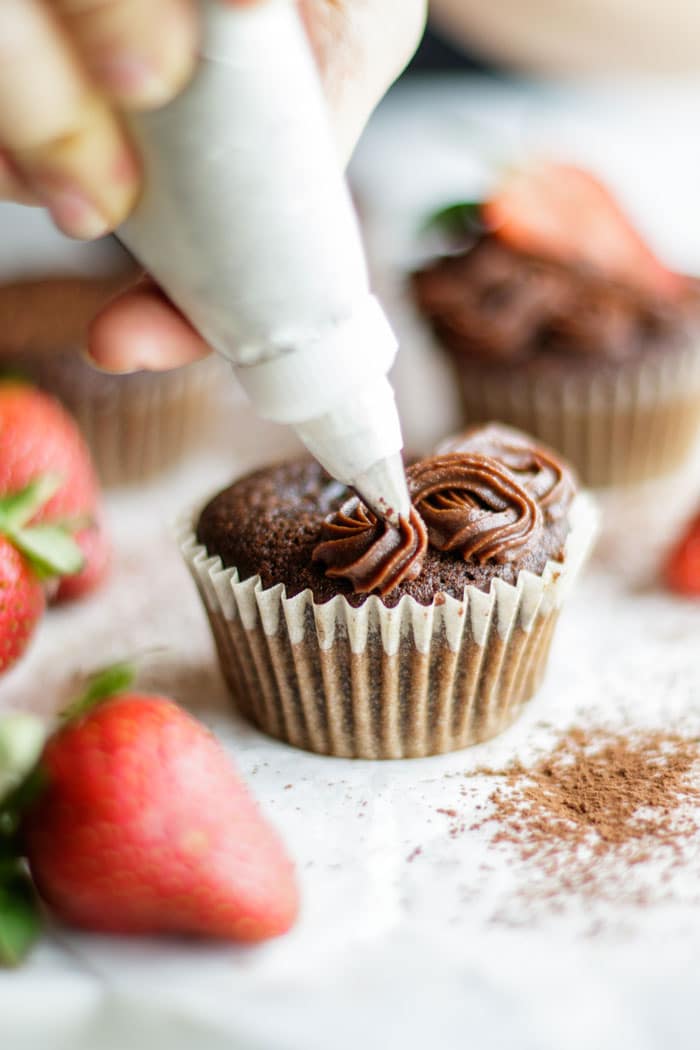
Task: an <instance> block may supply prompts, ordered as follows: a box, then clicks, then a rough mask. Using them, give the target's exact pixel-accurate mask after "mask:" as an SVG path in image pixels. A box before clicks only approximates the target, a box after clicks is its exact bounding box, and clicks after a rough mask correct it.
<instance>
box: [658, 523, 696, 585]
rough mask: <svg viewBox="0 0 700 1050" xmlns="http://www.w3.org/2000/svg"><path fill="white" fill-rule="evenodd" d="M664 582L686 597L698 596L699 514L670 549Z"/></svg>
mask: <svg viewBox="0 0 700 1050" xmlns="http://www.w3.org/2000/svg"><path fill="white" fill-rule="evenodd" d="M666 584H667V586H668V587H670V589H671V590H672V591H675V592H676V593H677V594H682V595H684V596H685V597H687V598H700V514H698V515H697V517H695V518H694V519H693V520H692V521H691V522H690V524H689V525H688V527H687V529H686V530H685V532H684V533H683V535H682V536H681V538H680V539H679V540H678V542H677V543H676V545H675V547H674V548H673V549H672V551H671V554H670V556H669V558H668V561H667V563H666Z"/></svg>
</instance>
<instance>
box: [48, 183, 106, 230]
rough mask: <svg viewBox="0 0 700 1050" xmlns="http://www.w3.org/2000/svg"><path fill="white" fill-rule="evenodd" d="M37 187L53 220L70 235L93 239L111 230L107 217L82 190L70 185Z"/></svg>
mask: <svg viewBox="0 0 700 1050" xmlns="http://www.w3.org/2000/svg"><path fill="white" fill-rule="evenodd" d="M35 188H36V190H37V192H38V194H39V196H40V198H41V199H42V200H43V201H44V202H45V204H46V207H47V208H48V209H49V212H50V213H51V218H52V219H53V221H54V222H55V223H56V225H57V226H58V228H59V229H60V230H62V231H63V232H64V233H67V234H68V236H69V237H78V238H80V239H81V240H87V241H91V240H94V238H96V237H104V235H105V234H106V233H107V232H108V231H109V223H108V221H107V219H106V218H105V217H104V215H102V214H101V213H100V211H99V209H98V208H97V207H96V206H95V205H94V204H93V202H92V201H91V200H90V199H89V198H88V197H87V196H86V195H85V194H84V193H83V192H82V190H79V189H75V188H73V187H70V186H63V187H56V186H53V187H49V188H46V187H42V186H37V187H35Z"/></svg>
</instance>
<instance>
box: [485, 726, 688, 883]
mask: <svg viewBox="0 0 700 1050" xmlns="http://www.w3.org/2000/svg"><path fill="white" fill-rule="evenodd" d="M699 759H700V748H699V747H698V741H697V740H695V739H692V738H688V737H684V736H681V735H679V734H677V733H674V732H669V731H663V730H646V731H642V730H635V731H632V732H630V733H627V734H625V735H617V734H612V733H608V732H602V731H596V732H591V731H584V730H583V729H572V730H570V731H569V732H568V733H567V734H566V735H565V736H564V737H563V738H562V739H560V740H559V742H558V743H557V744H556V745H555V747H554V749H553V750H552V751H551V752H550V753H549V754H548V755H546V756H545V757H543V758H541V759H540V760H539V761H538V762H536V763H535V765H534V766H532V767H531V768H525V767H524V766H522V765H521V764H519V763H515V764H513V765H511V766H509V767H507V768H506V769H504V770H502V771H500V772H498V771H494V770H492V769H487V770H484V769H482V770H480V771H479V772H480V773H482V774H487V775H490V776H495V777H498V778H499V779H501V781H502V783H500V784H499V786H498V787H496V788H495V790H494V791H493V792H492V793H491V795H490V796H489V807H488V808H489V815H488V816H487V817H485V818H484V819H483V820H481V821H480V822H479V823H477V824H475V825H473V828H480V827H484V826H486V825H489V826H491V824H493V823H495V824H496V825H497V826H496V830H495V831H494V834H493V838H492V840H491V842H492V844H493V845H498V844H505V845H509V846H511V847H513V848H515V850H516V851H517V853H518V855H519V857H520V859H521V860H522V861H523V862H526V863H527V864H528V865H532V866H534V870H533V874H534V875H536V878H535V879H534V880H533V881H532V882H530V883H529V884H528V887H527V889H526V890H525V891H524V895H525V896H528V897H530V898H533V897H538V898H547V899H549V900H554V899H555V898H558V897H561V896H562V895H563V894H567V893H577V894H583V895H585V896H587V897H599V898H609V899H615V900H620V899H626V900H628V901H629V900H634V901H635V902H637V903H645V902H646V901H647V900H648V899H649V896H650V892H651V890H650V887H649V885H648V884H644V882H643V880H642V883H641V885H640V883H639V880H636V882H634V883H633V880H632V879H631V878H630V876H631V874H632V869H634V868H635V867H637V866H639V865H643V864H644V862H645V861H649V860H652V859H653V860H655V861H657V862H660V863H661V867H662V871H661V873H660V881H662V882H663V881H664V880H665V879H668V877H669V873H670V872H669V869H670V868H673V867H676V866H678V865H679V864H680V863H681V862H682V860H683V855H684V851H683V846H684V845H687V843H688V842H689V840H691V839H692V838H693V837H694V836H697V835H698V833H699V831H700V828H699V825H698V820H699V819H700V779H699V778H698V777H697V776H694V775H693V774H694V773H696V772H697V770H696V765H697V763H698V760H699ZM656 881H657V886H658V881H659V879H658V878H657V880H656ZM652 895H653V894H652Z"/></svg>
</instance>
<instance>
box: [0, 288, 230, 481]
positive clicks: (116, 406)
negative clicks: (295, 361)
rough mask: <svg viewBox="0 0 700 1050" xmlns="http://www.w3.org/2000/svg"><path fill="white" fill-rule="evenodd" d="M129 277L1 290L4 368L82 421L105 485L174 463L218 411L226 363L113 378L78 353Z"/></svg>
mask: <svg viewBox="0 0 700 1050" xmlns="http://www.w3.org/2000/svg"><path fill="white" fill-rule="evenodd" d="M133 279H134V275H133V274H132V273H131V274H130V273H127V274H119V275H117V276H114V277H108V278H100V279H88V278H77V277H76V278H73V277H60V278H59V277H56V278H47V279H41V280H32V281H29V280H27V281H20V282H17V283H14V284H9V285H5V286H3V287H0V370H4V371H6V372H11V373H14V374H21V375H23V376H26V378H27V379H28V380H30V381H31V382H33V383H36V385H37V386H39V387H41V388H42V389H44V390H46V391H48V392H49V393H51V394H53V395H54V396H55V397H58V398H59V400H60V401H62V402H63V404H64V405H65V406H66V407H67V408H68V410H69V411H70V412H71V413H72V414H73V415H74V416H75V418H76V419H77V421H78V424H79V426H80V427H81V429H82V431H83V434H84V436H85V438H86V440H87V442H88V445H89V446H90V449H91V451H92V454H93V459H94V462H95V466H96V468H97V471H98V474H99V475H100V479H101V481H102V482H103V483H104V484H106V485H118V484H127V483H131V482H138V481H142V480H145V479H147V478H149V477H152V476H154V475H156V474H158V473H160V472H161V471H163V470H165V469H167V468H168V467H170V466H173V465H174V464H175V463H177V462H178V461H179V460H180V459H181V458H182V457H183V455H185V453H186V451H187V449H188V448H190V447H191V446H192V444H193V443H194V442H195V441H196V440H197V438H198V435H199V432H200V431H201V430H202V429H203V427H204V425H205V423H206V421H207V419H208V417H209V416H210V414H211V405H212V399H213V398H214V397H215V395H216V392H217V389H218V386H219V380H220V376H221V374H222V372H223V370H224V367H225V366H223V365H222V363H221V361H219V360H214V359H213V358H212V359H211V360H206V361H201V362H197V363H196V364H193V365H189V366H187V367H186V368H181V369H176V370H173V371H172V372H135V373H133V374H131V375H107V374H105V373H102V372H98V371H96V369H94V368H92V367H91V366H90V365H89V364H88V363H87V362H86V361H84V360H83V358H82V357H81V355H80V352H79V351H80V349H81V348H82V347H83V346H84V344H85V338H86V332H87V327H88V324H89V323H90V321H91V319H92V317H93V316H94V315H95V313H96V312H97V311H98V309H99V308H100V307H101V306H103V305H104V304H105V303H106V302H107V301H108V299H110V298H111V297H112V296H113V295H115V294H117V293H118V292H119V291H122V290H123V289H124V288H125V287H126V286H127V285H128V284H129V283H130V282H131V281H133Z"/></svg>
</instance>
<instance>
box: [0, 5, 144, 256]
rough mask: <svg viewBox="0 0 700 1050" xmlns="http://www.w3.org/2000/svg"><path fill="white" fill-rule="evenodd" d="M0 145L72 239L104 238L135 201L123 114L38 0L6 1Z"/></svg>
mask: <svg viewBox="0 0 700 1050" xmlns="http://www.w3.org/2000/svg"><path fill="white" fill-rule="evenodd" d="M0 149H2V150H3V151H4V153H5V155H6V156H7V157H9V159H10V163H11V167H12V169H13V170H14V171H16V172H17V173H18V174H19V176H20V179H21V180H22V181H23V182H24V183H25V184H26V185H28V187H29V189H30V190H31V191H32V192H33V193H35V194H36V196H37V197H38V198H39V200H40V201H42V202H43V203H45V204H46V206H47V207H48V208H49V210H50V212H51V214H52V216H53V218H54V220H55V222H56V224H57V225H58V226H59V228H60V229H62V230H63V231H64V232H65V233H68V234H70V235H71V236H74V237H79V238H92V237H98V236H101V235H102V234H104V233H106V232H107V231H108V230H110V229H113V228H114V226H116V225H117V224H118V223H119V222H121V221H122V219H123V218H124V217H125V216H126V214H127V213H128V211H129V209H130V207H131V205H132V203H133V201H134V199H135V195H136V192H137V170H138V169H137V164H136V160H135V158H134V156H133V154H132V152H131V150H130V149H129V146H128V144H127V142H126V140H125V138H124V135H123V133H122V130H121V128H120V126H119V124H118V122H117V119H116V117H115V115H114V114H113V113H112V111H111V110H110V108H109V106H108V104H107V102H106V101H105V100H103V99H102V98H101V97H100V96H99V95H97V94H96V93H95V91H94V89H93V87H92V85H91V83H90V81H89V79H88V78H87V76H86V75H85V74H84V73H83V72H82V70H81V69H80V66H79V65H78V63H77V61H76V60H75V58H74V56H73V54H72V52H71V49H70V46H69V45H68V43H67V40H66V37H65V35H64V32H63V30H62V29H61V27H60V26H59V24H58V23H57V22H56V21H54V20H53V19H52V17H51V15H50V13H49V11H48V10H47V8H45V7H44V6H43V5H42V4H41V3H40V2H39V0H2V3H0Z"/></svg>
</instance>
